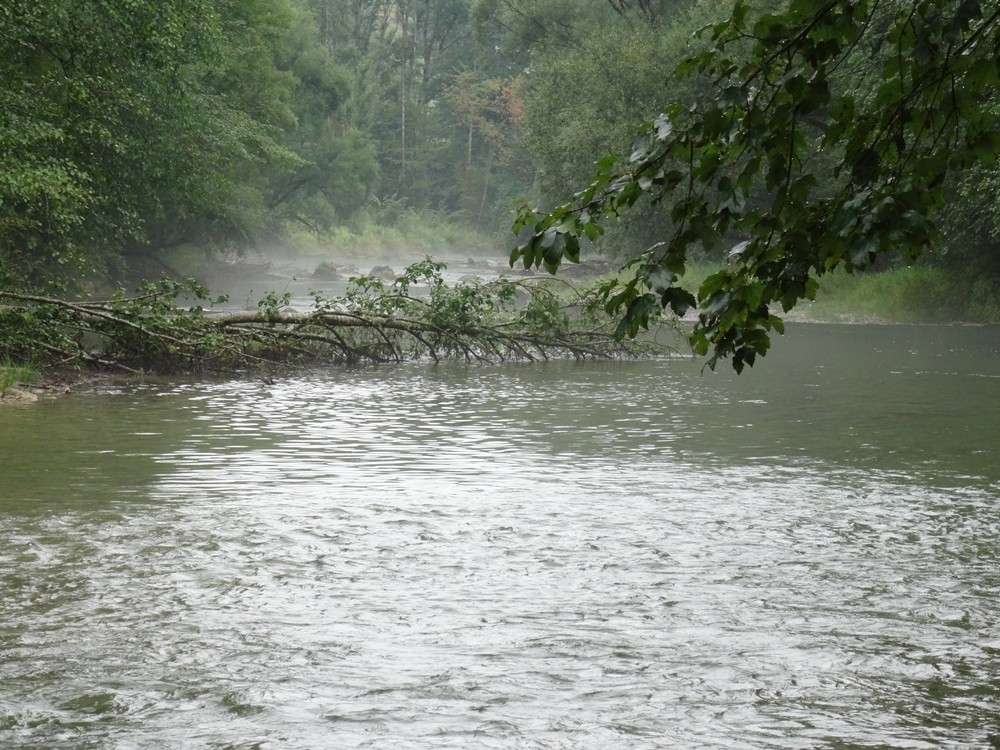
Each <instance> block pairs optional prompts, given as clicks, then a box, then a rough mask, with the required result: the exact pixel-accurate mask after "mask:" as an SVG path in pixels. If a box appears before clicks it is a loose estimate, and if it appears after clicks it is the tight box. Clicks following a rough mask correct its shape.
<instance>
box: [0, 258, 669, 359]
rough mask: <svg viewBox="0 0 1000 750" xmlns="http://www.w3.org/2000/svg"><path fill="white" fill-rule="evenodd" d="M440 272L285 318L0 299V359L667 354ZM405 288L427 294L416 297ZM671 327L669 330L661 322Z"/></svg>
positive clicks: (569, 311)
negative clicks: (447, 280) (450, 279)
mask: <svg viewBox="0 0 1000 750" xmlns="http://www.w3.org/2000/svg"><path fill="white" fill-rule="evenodd" d="M443 268H444V266H443V264H439V263H435V262H434V261H431V260H430V259H427V260H426V261H424V262H422V263H419V264H414V265H413V266H411V267H410V268H408V269H407V270H406V272H405V273H404V275H403V276H401V277H400V279H398V280H397V281H396V282H395V283H394V284H392V285H386V284H385V283H384V282H381V281H379V280H377V279H373V278H369V277H359V278H356V279H352V285H351V287H350V288H349V289H348V292H347V293H346V294H345V295H344V296H343V297H341V298H336V299H324V298H322V297H321V296H320V295H318V294H316V295H314V296H315V304H314V306H313V308H312V309H310V310H291V309H287V308H285V307H283V306H282V305H283V304H284V302H286V301H287V300H284V301H283V300H279V299H277V298H276V297H275V295H273V294H271V295H268V296H267V297H265V299H264V300H262V301H261V302H260V303H259V305H258V309H257V310H222V311H217V310H209V311H205V310H203V309H202V308H201V307H193V308H187V309H184V308H181V307H179V306H178V305H177V304H176V299H177V297H178V296H179V295H180V294H181V292H182V291H187V292H190V291H191V290H192V289H193V290H194V291H195V292H196V296H197V297H198V298H199V299H206V298H207V297H206V295H207V292H205V291H204V290H203V289H201V288H200V287H196V286H192V287H191V288H190V289H189V288H187V287H184V286H183V285H179V284H176V283H175V282H167V281H165V282H161V283H160V285H158V286H153V285H148V286H147V287H146V288H144V289H143V290H141V292H140V293H139V294H137V295H136V296H133V297H125V296H118V297H115V298H113V299H110V300H106V301H101V302H74V301H67V300H60V299H56V298H52V297H45V296H40V295H35V294H24V293H18V292H14V291H0V301H2V302H3V304H2V305H0V334H2V339H0V357H7V358H8V359H11V360H13V361H30V362H32V363H33V364H35V365H36V366H45V365H47V364H51V365H56V364H60V365H63V366H65V364H66V363H68V362H75V363H77V364H79V365H81V366H87V367H96V368H101V369H116V370H120V371H124V372H134V373H137V372H157V373H171V372H232V371H259V370H261V369H268V370H273V369H274V368H275V367H290V366H312V365H317V364H331V363H357V362H364V361H368V362H402V361H404V360H407V359H419V358H421V357H427V358H429V359H431V360H433V361H435V362H438V361H440V360H441V359H443V358H447V357H459V358H463V359H465V360H467V361H474V362H491V361H506V360H509V359H523V360H535V359H538V358H544V359H548V358H550V357H559V356H572V357H575V358H578V359H583V358H613V357H636V356H643V355H650V354H660V353H665V352H666V351H668V348H667V347H665V346H663V345H660V344H656V343H655V342H654V340H653V339H649V340H634V339H622V338H616V337H615V335H614V326H613V321H611V320H610V319H609V318H607V316H606V315H605V314H604V313H603V308H602V307H601V306H600V305H599V304H597V303H596V302H595V299H596V297H595V296H594V295H588V293H587V292H586V291H584V292H579V291H577V290H573V291H572V292H571V293H567V292H565V291H562V290H554V289H553V287H552V285H548V284H544V283H541V284H536V285H532V286H527V285H525V284H523V282H515V281H507V280H505V279H499V280H496V281H492V282H486V283H483V282H478V281H474V282H464V283H459V284H456V285H454V286H448V285H447V284H445V283H444V282H443V281H442V279H441V273H440V272H441V270H442V269H443ZM411 288H420V289H424V288H426V290H427V293H426V295H424V296H419V297H418V296H414V295H413V294H411ZM662 325H664V326H667V327H675V326H676V321H672V320H667V321H662Z"/></svg>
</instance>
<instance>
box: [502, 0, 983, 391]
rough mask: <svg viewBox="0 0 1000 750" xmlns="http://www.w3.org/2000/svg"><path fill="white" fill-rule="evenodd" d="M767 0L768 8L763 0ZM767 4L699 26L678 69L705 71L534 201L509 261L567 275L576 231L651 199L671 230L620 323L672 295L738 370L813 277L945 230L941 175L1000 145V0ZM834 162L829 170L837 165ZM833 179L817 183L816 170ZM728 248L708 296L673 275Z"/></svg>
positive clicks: (809, 288) (612, 298) (632, 322)
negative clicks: (561, 190)
mask: <svg viewBox="0 0 1000 750" xmlns="http://www.w3.org/2000/svg"><path fill="white" fill-rule="evenodd" d="M758 5H759V4H758ZM783 8H784V9H783V10H779V11H776V12H758V11H757V10H755V8H754V7H752V6H751V5H750V4H749V3H748V2H746V1H745V0H736V3H735V5H734V6H733V9H732V12H731V14H730V16H729V18H728V19H726V20H724V21H721V22H719V23H716V24H713V25H711V26H708V27H706V28H705V29H703V30H702V31H701V32H700V34H701V35H702V36H703V37H704V38H706V39H707V41H708V42H709V44H707V45H706V46H705V47H704V48H703V51H700V52H699V53H698V54H696V55H694V56H693V57H690V58H689V59H687V60H685V61H684V62H683V63H682V64H681V65H680V66H679V67H678V68H677V69H676V71H675V72H674V74H673V75H674V77H675V78H676V79H686V78H688V77H691V76H700V77H702V78H703V79H704V80H706V81H707V82H708V83H709V84H710V85H708V86H706V87H704V88H705V89H706V90H707V95H706V96H704V97H703V98H701V99H699V100H696V101H693V102H692V101H685V102H676V103H675V104H673V105H672V106H670V107H668V108H667V109H666V111H665V112H664V113H663V114H661V115H660V116H659V117H657V118H656V119H655V120H653V121H652V122H651V123H649V124H648V125H647V126H645V127H644V129H643V132H642V136H641V139H640V140H639V142H638V143H637V145H636V146H635V148H634V150H633V151H632V153H631V155H630V156H629V157H628V158H627V159H626V160H619V159H616V158H614V157H605V158H603V159H601V160H600V161H599V162H598V163H597V168H596V174H595V175H594V176H593V179H592V181H591V183H590V185H589V186H588V187H586V189H584V190H582V191H580V192H578V193H576V194H575V195H574V196H573V198H572V200H571V201H569V202H567V203H564V204H562V205H560V206H557V207H555V208H554V209H552V210H549V211H539V210H537V209H533V208H530V207H528V206H524V207H522V209H521V210H520V211H519V213H518V216H517V219H516V221H515V224H514V230H515V232H517V233H519V234H522V235H523V236H525V237H526V239H525V240H524V242H523V243H522V244H520V245H519V246H518V247H517V248H515V249H514V251H513V252H512V254H511V264H512V265H513V264H514V263H515V262H517V261H521V262H522V263H523V265H524V266H525V267H530V266H544V267H545V268H546V269H548V270H549V271H554V270H555V269H556V268H557V267H558V266H559V265H560V263H561V262H562V261H563V260H564V259H569V260H571V261H574V262H575V261H577V260H578V259H579V252H580V242H581V239H582V238H584V239H591V240H593V239H596V238H597V237H598V236H600V235H601V234H602V233H603V232H604V222H605V221H606V220H607V219H609V218H610V219H614V218H617V217H619V216H620V215H622V214H623V213H624V212H626V211H628V210H629V209H630V208H632V207H633V206H634V205H635V204H636V202H637V201H638V200H639V199H640V198H643V197H645V198H648V199H649V200H651V201H653V202H654V203H658V204H662V205H663V206H664V209H665V210H666V211H668V212H669V217H670V220H671V224H670V230H669V234H668V235H667V236H665V237H664V239H663V241H662V242H660V243H658V244H656V245H654V246H653V247H651V248H649V249H648V250H647V251H646V252H645V253H643V254H642V255H641V256H639V257H637V258H635V259H633V260H632V261H630V262H629V264H628V267H630V268H631V269H633V270H634V278H632V279H631V280H630V281H628V282H627V283H626V284H625V285H624V287H613V286H610V285H609V286H608V287H607V289H606V291H605V301H606V306H607V309H608V311H609V312H611V313H615V314H618V316H619V321H620V322H619V325H618V329H617V335H619V336H621V337H624V336H635V335H636V334H637V333H638V332H639V330H640V329H643V328H645V327H647V325H648V322H649V320H650V319H651V317H652V316H654V315H655V314H656V313H657V312H658V311H659V310H660V309H661V308H669V309H670V310H672V311H673V312H674V313H676V314H678V315H683V314H685V313H686V312H687V311H688V310H689V309H692V308H697V311H698V317H697V322H696V324H695V327H694V329H693V331H692V333H691V343H692V346H693V347H694V350H695V351H696V352H697V353H699V354H710V358H709V361H708V364H709V366H710V367H713V368H714V367H715V365H716V364H717V362H718V361H719V360H720V359H723V358H731V360H732V364H733V367H734V368H735V369H736V370H737V371H738V372H739V371H742V369H743V367H744V366H746V365H753V364H754V361H755V360H756V357H757V356H758V355H760V356H763V355H764V354H765V353H766V352H767V350H768V347H769V346H770V338H769V333H770V332H771V331H778V332H779V333H781V332H782V331H783V324H782V321H781V319H780V318H779V316H778V315H776V314H775V313H774V309H775V307H777V306H780V308H781V309H782V310H783V311H785V312H787V311H788V310H790V309H791V308H792V307H794V306H795V304H796V303H797V302H799V301H800V300H802V299H812V298H813V297H814V295H815V293H816V285H817V284H816V277H817V276H821V275H823V274H825V273H828V272H830V271H833V270H834V269H837V268H846V269H847V270H848V271H851V272H853V271H856V270H861V269H865V268H867V267H869V265H870V264H871V263H872V262H873V261H874V260H875V259H876V258H877V257H879V256H881V255H883V254H885V253H889V252H898V253H900V254H901V256H902V257H903V258H904V259H905V260H907V261H910V260H913V259H915V258H916V257H917V256H918V255H920V254H921V252H923V251H924V250H925V249H926V248H927V247H929V246H930V245H931V244H932V243H933V241H934V239H935V236H936V224H935V212H936V209H938V208H939V207H940V206H941V204H942V203H943V201H944V198H945V195H944V192H945V189H946V188H945V186H946V178H948V177H949V176H950V175H952V174H956V173H960V172H962V171H963V170H967V169H969V168H971V167H974V166H986V167H992V166H993V165H995V163H996V159H997V155H998V153H1000V118H998V115H997V112H998V109H997V88H998V84H1000V6H998V5H997V4H996V3H995V2H979V1H977V0H944V1H943V2H942V1H940V0H916V1H913V0H790V2H788V3H787V5H785V6H783ZM831 162H832V165H833V168H832V169H830V168H829V165H830V163H831ZM821 178H822V179H821ZM726 247H729V248H730V249H729V250H728V254H727V259H728V260H727V263H726V265H725V266H724V267H722V268H720V270H719V271H718V272H717V273H715V274H713V275H711V276H709V277H708V278H707V279H706V280H705V281H704V283H703V284H702V285H701V287H700V288H699V290H698V292H697V295H693V294H691V293H690V292H688V291H686V290H684V289H682V288H681V287H679V286H678V285H677V282H678V280H679V278H680V276H682V275H683V274H684V271H685V262H686V259H687V257H688V253H689V252H691V251H693V250H695V249H697V248H701V249H703V250H704V251H707V252H711V251H713V250H714V251H716V252H718V250H719V249H720V248H726Z"/></svg>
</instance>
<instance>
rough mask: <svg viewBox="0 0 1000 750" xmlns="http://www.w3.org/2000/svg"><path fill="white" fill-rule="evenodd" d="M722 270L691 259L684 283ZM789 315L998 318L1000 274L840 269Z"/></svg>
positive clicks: (888, 319) (694, 285)
mask: <svg viewBox="0 0 1000 750" xmlns="http://www.w3.org/2000/svg"><path fill="white" fill-rule="evenodd" d="M716 270H718V266H717V265H713V264H711V263H691V264H689V265H688V269H687V273H686V274H685V275H684V278H683V279H682V285H683V286H684V288H685V289H688V290H689V291H691V292H692V293H695V294H697V290H698V286H699V285H700V284H701V283H702V281H704V280H705V278H706V277H708V276H709V275H710V274H712V273H714V272H715V271H716ZM780 314H781V313H780V312H779V315H780ZM788 317H790V318H793V319H803V320H815V321H822V322H859V321H871V322H885V323H960V322H961V323H996V322H1000V279H994V278H990V277H986V276H980V277H979V278H974V277H973V278H970V274H969V272H968V271H965V272H961V273H960V272H958V271H955V270H950V269H942V268H932V267H928V266H910V267H905V268H895V269H890V270H888V271H879V272H872V273H860V274H853V275H852V274H848V273H846V272H843V271H837V272H834V273H831V274H827V275H826V276H823V277H821V278H820V280H819V293H818V294H817V295H816V299H815V301H809V300H802V301H800V302H799V303H798V305H796V306H795V308H794V309H793V310H792V311H790V312H789V313H788Z"/></svg>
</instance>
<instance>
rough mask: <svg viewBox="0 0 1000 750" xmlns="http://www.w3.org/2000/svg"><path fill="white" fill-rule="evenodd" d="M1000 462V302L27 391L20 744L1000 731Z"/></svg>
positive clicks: (13, 685)
mask: <svg viewBox="0 0 1000 750" xmlns="http://www.w3.org/2000/svg"><path fill="white" fill-rule="evenodd" d="M998 454H1000V330H998V329H996V328H938V327H904V326H897V327H875V326H821V325H799V326H792V327H791V328H790V331H789V335H788V336H787V337H785V338H784V339H782V340H779V341H778V342H776V348H775V349H774V350H773V353H772V354H771V355H769V356H768V357H767V358H766V359H765V360H763V361H762V362H760V363H759V364H758V366H757V368H755V369H754V370H753V371H749V372H747V373H745V374H744V375H743V376H740V377H739V378H737V377H736V376H734V375H732V374H731V373H728V372H720V373H717V374H712V373H707V374H702V373H701V370H700V365H699V363H697V362H693V361H691V360H687V359H675V360H658V361H645V362H612V363H607V362H604V363H601V362H597V363H582V364H580V363H574V362H549V363H544V364H525V365H520V364H506V365H502V366H467V365H459V364H454V365H452V364H448V365H439V366H432V365H427V364H414V365H405V366H392V367H380V368H354V369H348V368H344V369H336V370H331V371H326V372H318V373H317V372H314V373H309V374H305V375H303V376H301V377H287V378H284V379H279V380H278V382H276V383H274V384H273V385H265V384H263V383H261V382H258V381H246V382H219V381H173V382H157V383H151V382H146V383H133V384H125V385H117V386H110V387H109V386H102V387H101V389H100V390H99V391H97V392H93V393H83V394H76V395H71V396H69V397H66V398H63V399H60V400H56V401H50V402H40V403H38V404H34V405H25V406H17V407H10V408H6V409H3V410H0V459H2V471H0V747H2V748H18V749H20V748H46V749H50V748H73V749H74V750H77V749H83V748H101V749H102V750H103V749H105V748H107V749H111V748H114V749H116V750H119V749H120V750H125V749H130V748H136V749H139V748H142V749H143V750H145V749H146V748H163V749H167V748H170V749H174V748H216V749H221V748H232V749H234V750H235V749H236V748H239V749H240V750H245V749H246V750H248V749H250V748H273V749H279V748H280V749H282V750H283V749H285V748H290V749H293V750H294V749H297V748H308V749H312V748H511V749H513V748H518V749H520V748H584V749H588V748H594V749H595V750H596V749H598V748H600V749H602V750H603V749H604V748H640V749H642V748H831V749H834V748H835V749H838V750H843V749H845V748H944V747H947V748H980V747H981V748H988V747H997V746H998V744H1000V716H998V714H1000V710H998V709H1000V705H998V702H1000V626H998V624H997V623H998V619H1000V455H998Z"/></svg>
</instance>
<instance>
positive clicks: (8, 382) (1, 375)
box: [0, 362, 38, 393]
mask: <svg viewBox="0 0 1000 750" xmlns="http://www.w3.org/2000/svg"><path fill="white" fill-rule="evenodd" d="M36 380H38V373H37V372H36V371H35V370H32V369H31V368H30V367H24V366H22V365H14V364H11V363H10V362H0V393H2V392H3V391H6V390H7V389H9V388H13V387H15V386H19V385H31V384H32V383H34V382H35V381H36Z"/></svg>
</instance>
